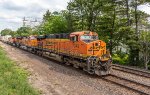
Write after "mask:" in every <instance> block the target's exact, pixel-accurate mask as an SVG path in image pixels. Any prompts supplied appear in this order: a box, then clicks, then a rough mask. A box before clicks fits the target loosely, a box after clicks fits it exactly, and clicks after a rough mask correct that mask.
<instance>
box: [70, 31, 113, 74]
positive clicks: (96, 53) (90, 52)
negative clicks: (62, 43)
mask: <svg viewBox="0 0 150 95" xmlns="http://www.w3.org/2000/svg"><path fill="white" fill-rule="evenodd" d="M70 40H71V41H72V43H73V46H74V48H73V51H74V54H76V53H78V54H79V55H81V56H84V57H86V59H87V60H86V63H87V66H86V70H87V71H88V72H89V73H91V74H94V73H96V74H97V75H107V74H108V73H109V71H110V67H111V62H112V60H111V56H110V54H109V52H108V51H106V43H105V42H104V41H102V40H99V39H98V34H97V33H96V32H91V31H82V32H73V33H71V34H70Z"/></svg>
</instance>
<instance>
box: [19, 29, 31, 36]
mask: <svg viewBox="0 0 150 95" xmlns="http://www.w3.org/2000/svg"><path fill="white" fill-rule="evenodd" d="M16 32H17V34H18V35H19V36H28V35H31V34H32V29H31V28H30V27H20V28H19V29H18V30H17V31H16Z"/></svg>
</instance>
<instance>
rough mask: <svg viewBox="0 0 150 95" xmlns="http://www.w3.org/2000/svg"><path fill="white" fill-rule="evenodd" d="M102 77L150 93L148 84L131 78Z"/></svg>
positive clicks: (131, 88)
mask: <svg viewBox="0 0 150 95" xmlns="http://www.w3.org/2000/svg"><path fill="white" fill-rule="evenodd" d="M22 50H24V49H22ZM24 51H26V50H24ZM56 62H57V61H56ZM102 79H103V80H105V81H107V82H110V83H113V84H116V85H119V86H121V87H124V88H127V89H129V90H132V91H134V92H136V93H140V94H141V95H150V94H149V93H150V86H149V85H146V84H141V83H138V82H136V81H132V80H129V79H125V78H122V77H118V76H116V75H112V74H111V75H108V76H105V77H102ZM97 89H98V88H97Z"/></svg>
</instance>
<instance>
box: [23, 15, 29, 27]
mask: <svg viewBox="0 0 150 95" xmlns="http://www.w3.org/2000/svg"><path fill="white" fill-rule="evenodd" d="M27 21H28V20H27V19H26V17H24V18H23V27H25V26H26V22H27Z"/></svg>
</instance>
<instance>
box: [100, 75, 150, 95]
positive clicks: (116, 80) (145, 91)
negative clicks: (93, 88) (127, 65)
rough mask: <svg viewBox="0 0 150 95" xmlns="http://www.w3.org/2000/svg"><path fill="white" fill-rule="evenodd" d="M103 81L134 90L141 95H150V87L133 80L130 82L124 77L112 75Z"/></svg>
mask: <svg viewBox="0 0 150 95" xmlns="http://www.w3.org/2000/svg"><path fill="white" fill-rule="evenodd" d="M102 79H103V80H105V81H107V82H110V83H113V84H116V85H119V86H121V87H124V88H126V89H128V90H132V91H134V92H136V93H139V94H140V95H150V86H149V85H146V84H142V83H139V82H136V81H133V80H129V79H126V78H123V77H119V76H116V75H112V74H110V75H109V76H106V77H103V78H102Z"/></svg>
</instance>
